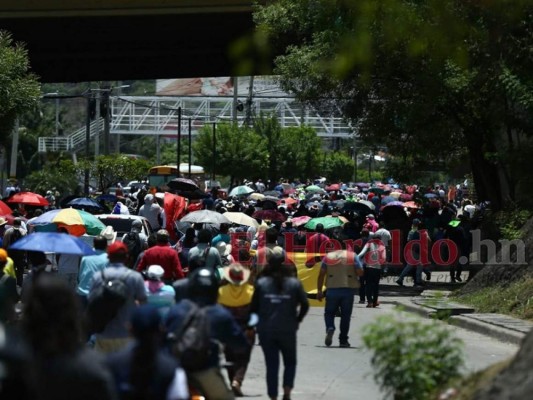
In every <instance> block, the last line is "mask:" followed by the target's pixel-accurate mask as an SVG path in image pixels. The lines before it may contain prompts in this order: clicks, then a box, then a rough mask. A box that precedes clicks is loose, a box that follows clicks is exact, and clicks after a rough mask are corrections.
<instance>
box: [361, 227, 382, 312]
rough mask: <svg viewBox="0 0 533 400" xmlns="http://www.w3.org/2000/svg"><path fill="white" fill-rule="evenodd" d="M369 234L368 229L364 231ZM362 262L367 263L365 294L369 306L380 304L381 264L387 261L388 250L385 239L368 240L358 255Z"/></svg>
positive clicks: (365, 269)
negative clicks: (384, 242)
mask: <svg viewBox="0 0 533 400" xmlns="http://www.w3.org/2000/svg"><path fill="white" fill-rule="evenodd" d="M363 232H365V234H366V235H367V236H368V234H369V232H368V231H363ZM357 258H358V260H359V262H360V263H361V264H364V265H365V268H364V271H365V285H366V288H365V292H366V293H365V294H366V299H367V301H368V304H367V306H366V307H367V308H372V307H374V308H375V307H377V306H379V302H378V295H379V281H380V279H381V266H382V265H384V264H385V263H386V261H387V252H386V250H385V245H384V244H383V241H381V239H380V238H379V237H378V238H377V239H372V240H369V241H367V242H366V244H365V245H364V246H363V249H362V250H361V252H360V253H359V254H358V255H357Z"/></svg>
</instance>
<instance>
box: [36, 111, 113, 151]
mask: <svg viewBox="0 0 533 400" xmlns="http://www.w3.org/2000/svg"><path fill="white" fill-rule="evenodd" d="M103 128H104V119H103V118H100V119H98V120H95V121H92V122H91V131H90V137H91V139H92V138H94V137H95V136H96V135H99V134H100V133H101V132H102V130H103ZM86 135H87V132H86V128H85V127H83V128H80V129H78V130H77V131H75V132H74V133H72V134H70V135H68V136H53V137H40V138H39V147H38V151H39V153H46V152H47V151H52V152H57V151H66V152H75V151H77V150H79V149H80V148H81V147H83V146H84V145H85V138H86Z"/></svg>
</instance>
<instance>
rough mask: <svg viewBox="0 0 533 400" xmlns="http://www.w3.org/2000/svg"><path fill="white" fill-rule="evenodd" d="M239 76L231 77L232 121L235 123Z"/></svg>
mask: <svg viewBox="0 0 533 400" xmlns="http://www.w3.org/2000/svg"><path fill="white" fill-rule="evenodd" d="M238 98H239V78H238V77H236V76H234V77H233V123H234V124H235V125H236V124H237V106H238V105H239V104H238V103H239V100H238Z"/></svg>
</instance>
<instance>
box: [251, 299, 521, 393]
mask: <svg viewBox="0 0 533 400" xmlns="http://www.w3.org/2000/svg"><path fill="white" fill-rule="evenodd" d="M391 300H392V298H387V297H383V298H382V299H381V303H382V304H381V306H380V308H375V309H371V308H370V309H367V308H365V306H364V305H360V304H356V308H355V309H354V313H353V314H352V325H351V330H350V342H351V345H352V347H351V348H348V349H345V348H342V349H341V348H339V347H337V346H338V341H337V338H336V337H335V340H334V342H333V345H332V347H330V348H328V347H325V346H324V330H325V328H324V321H323V309H322V308H317V307H313V308H311V309H310V311H309V314H308V315H307V317H306V319H305V320H304V322H303V323H302V325H301V327H300V331H299V335H298V367H297V374H296V383H295V388H294V390H293V395H292V398H293V399H294V400H302V399H306V400H307V399H335V400H353V399H354V398H359V399H366V400H374V399H375V400H378V399H384V396H383V393H381V392H380V390H379V387H378V386H377V385H376V383H375V382H374V380H373V377H372V375H371V366H370V357H371V353H370V352H369V351H368V350H366V349H365V348H364V347H363V343H362V339H361V327H362V326H363V325H365V324H367V323H369V322H371V321H372V320H373V319H374V318H376V317H377V316H379V315H384V314H391V313H398V312H399V311H397V310H396V309H395V308H394V306H393V305H392V304H391V302H390V301H391ZM408 316H409V317H412V318H418V317H416V316H414V315H413V314H408ZM335 322H336V324H338V319H336V320H335ZM337 327H338V326H337ZM450 329H452V330H453V331H454V332H455V333H456V335H457V336H458V337H459V338H461V339H462V340H463V341H464V343H465V346H464V353H465V360H466V366H465V372H467V371H476V370H480V369H483V368H485V367H487V366H489V365H491V364H493V363H496V362H498V361H501V360H504V359H506V358H509V357H511V356H512V355H514V353H515V352H516V350H517V346H514V345H512V344H508V343H502V342H499V341H497V340H494V339H491V338H489V337H486V336H482V335H479V334H477V333H474V332H469V331H467V330H464V329H461V328H457V327H452V326H450ZM280 372H281V371H280ZM280 385H281V377H280ZM243 392H244V394H245V397H250V398H255V399H268V396H267V395H266V382H265V366H264V361H263V353H262V351H261V348H260V347H259V346H257V345H256V346H255V347H254V350H253V353H252V360H251V363H250V365H249V368H248V372H247V375H246V379H245V381H244V384H243ZM281 393H282V392H281V388H280V394H281ZM279 398H281V395H280V397H279Z"/></svg>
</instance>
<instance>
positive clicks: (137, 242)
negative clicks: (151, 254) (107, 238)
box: [122, 232, 142, 267]
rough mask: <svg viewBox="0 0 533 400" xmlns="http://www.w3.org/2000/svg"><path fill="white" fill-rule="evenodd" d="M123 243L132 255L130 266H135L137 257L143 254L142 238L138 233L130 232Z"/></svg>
mask: <svg viewBox="0 0 533 400" xmlns="http://www.w3.org/2000/svg"><path fill="white" fill-rule="evenodd" d="M122 242H123V243H124V244H125V245H126V247H127V248H128V253H129V255H130V259H129V262H128V266H129V267H132V266H133V264H135V261H137V257H139V254H141V252H142V243H141V237H140V236H139V234H138V233H137V232H128V233H127V234H126V236H125V237H124V240H123V241H122Z"/></svg>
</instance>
